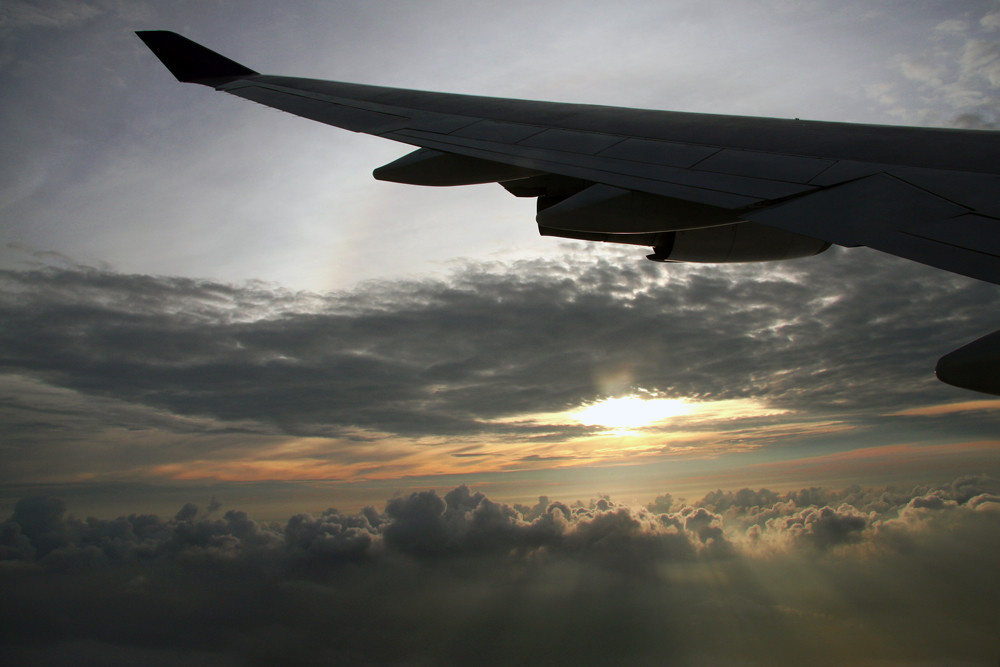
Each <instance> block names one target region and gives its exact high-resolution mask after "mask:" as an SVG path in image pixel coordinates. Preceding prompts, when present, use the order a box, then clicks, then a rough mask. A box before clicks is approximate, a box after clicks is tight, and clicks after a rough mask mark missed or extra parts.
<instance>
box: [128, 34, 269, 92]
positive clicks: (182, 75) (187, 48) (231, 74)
mask: <svg viewBox="0 0 1000 667" xmlns="http://www.w3.org/2000/svg"><path fill="white" fill-rule="evenodd" d="M135 34H136V35H137V36H138V37H139V39H141V40H142V41H143V43H144V44H145V45H146V46H148V47H149V50H150V51H152V52H153V55H155V56H156V57H157V58H159V59H160V62H162V63H163V64H164V65H165V66H166V68H167V69H168V70H170V73H171V74H173V75H174V77H176V78H177V80H178V81H182V82H184V83H200V84H203V85H207V86H216V85H219V84H220V83H225V82H227V81H235V80H236V79H241V78H244V77H247V76H256V75H257V74H259V72H255V71H254V70H252V69H250V68H249V67H246V66H245V65H241V64H239V63H238V62H236V61H234V60H230V59H229V58H226V57H225V56H223V55H220V54H218V53H216V52H215V51H212V50H211V49H207V48H205V47H204V46H202V45H201V44H198V43H197V42H193V41H191V40H190V39H188V38H187V37H184V36H182V35H178V34H177V33H176V32H171V31H169V30H137V31H136V32H135Z"/></svg>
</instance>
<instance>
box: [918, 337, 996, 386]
mask: <svg viewBox="0 0 1000 667" xmlns="http://www.w3.org/2000/svg"><path fill="white" fill-rule="evenodd" d="M934 372H935V373H937V376H938V379H939V380H941V381H943V382H947V383H948V384H951V385H954V386H956V387H962V388H963V389H971V390H972V391H981V392H983V393H985V394H996V395H997V396H1000V331H994V332H993V333H991V334H988V335H986V336H983V337H982V338H980V339H978V340H974V341H972V342H971V343H969V344H968V345H965V346H964V347H960V348H958V349H957V350H955V351H954V352H949V353H948V354H946V355H944V356H943V357H941V359H939V360H938V363H937V368H936V369H935V371H934Z"/></svg>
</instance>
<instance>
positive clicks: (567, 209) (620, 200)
mask: <svg viewBox="0 0 1000 667" xmlns="http://www.w3.org/2000/svg"><path fill="white" fill-rule="evenodd" d="M535 220H536V221H537V222H538V225H539V226H540V227H545V228H547V229H560V230H563V231H569V232H589V233H597V234H646V233H655V232H669V231H676V230H678V229H696V228H700V227H712V226H715V225H725V224H728V223H733V222H737V221H739V220H740V217H739V215H738V214H736V213H734V212H733V211H730V210H727V209H723V208H718V207H715V206H707V205H705V204H697V203H694V202H689V201H684V200H681V199H672V198H670V197H661V196H659V195H651V194H648V193H645V192H636V191H634V190H623V189H621V188H616V187H612V186H610V185H604V184H596V185H591V186H590V187H588V188H586V189H584V190H582V191H580V192H577V193H576V194H573V195H572V196H570V197H539V199H538V215H536V216H535Z"/></svg>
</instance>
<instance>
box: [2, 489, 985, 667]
mask: <svg viewBox="0 0 1000 667" xmlns="http://www.w3.org/2000/svg"><path fill="white" fill-rule="evenodd" d="M998 492H1000V485H998V484H997V482H996V481H995V480H991V479H989V478H985V477H971V478H963V479H959V480H956V481H955V482H954V483H952V484H945V485H936V486H925V487H919V488H914V489H910V490H906V491H904V490H891V489H863V488H858V487H854V488H849V489H845V490H829V489H819V488H813V489H806V490H802V491H800V492H794V493H785V494H778V493H774V492H772V491H768V490H766V489H761V490H756V491H755V490H750V489H742V490H739V491H736V492H722V491H719V492H715V493H712V494H709V495H708V496H706V497H705V498H703V499H701V500H700V501H697V502H694V503H691V504H683V503H681V504H675V503H674V502H672V501H671V502H670V503H669V505H668V508H669V509H670V510H673V511H659V509H660V508H662V507H664V505H667V503H666V501H665V500H663V499H661V500H660V501H658V502H657V503H655V504H654V505H652V506H651V507H629V506H626V505H622V504H620V503H617V502H615V501H614V500H612V499H611V498H607V497H601V498H597V499H595V500H591V501H589V502H580V501H577V502H575V503H572V504H565V503H561V502H557V501H550V500H549V499H547V498H542V499H540V501H539V503H538V505H536V506H535V507H531V508H528V507H514V506H509V505H506V504H503V503H498V502H495V501H493V500H491V499H490V498H488V497H487V496H486V495H484V494H483V493H481V492H475V491H473V490H471V489H469V488H467V487H464V486H460V487H458V488H455V489H453V490H451V491H449V492H448V493H446V494H444V495H443V496H441V495H438V494H437V493H436V492H434V491H424V492H416V493H412V494H409V495H406V496H398V497H394V498H392V499H390V500H389V501H388V502H386V503H385V505H384V508H383V509H382V510H378V509H375V508H374V507H369V508H366V509H365V510H363V511H362V512H360V513H358V514H353V515H349V514H344V513H341V512H338V511H337V510H334V509H330V510H327V511H325V512H323V513H322V514H321V515H320V516H311V515H308V514H297V515H295V516H293V517H291V518H290V519H288V520H287V521H286V522H283V523H282V522H272V523H258V522H256V521H254V520H253V519H252V518H250V517H249V516H248V515H247V514H246V513H244V512H241V511H238V510H230V511H228V512H226V513H225V515H224V517H223V518H221V519H212V518H198V516H199V512H198V508H197V507H195V506H193V505H185V507H184V508H182V510H181V511H180V512H178V513H177V515H176V516H175V517H174V518H172V519H161V518H159V517H157V516H151V515H137V514H132V515H128V516H123V517H120V518H118V519H115V520H98V519H93V518H91V519H85V520H83V519H77V518H74V517H73V516H72V515H69V514H67V508H66V507H65V505H64V504H63V503H62V502H61V501H59V500H57V499H53V498H50V497H28V498H24V499H22V500H21V501H20V502H19V503H18V504H17V506H16V508H15V510H14V512H13V514H12V515H11V516H10V518H9V519H8V520H7V521H6V522H4V523H3V524H2V525H0V583H2V584H3V587H4V591H5V605H3V610H2V612H0V615H2V620H3V623H2V624H0V628H2V629H0V655H2V657H3V658H4V660H5V664H28V663H31V662H33V661H39V660H44V661H47V662H57V663H58V659H59V658H60V656H63V658H65V656H66V655H69V654H70V652H71V651H74V650H77V649H79V648H80V647H81V643H82V644H83V645H85V646H86V650H85V651H84V652H83V654H93V655H95V656H98V657H95V659H94V661H95V662H101V661H107V660H111V659H113V658H114V656H120V655H135V656H141V655H147V654H150V653H154V654H155V653H156V652H158V651H159V652H165V653H164V654H163V656H161V657H162V659H163V663H162V664H175V663H179V662H183V661H190V660H194V661H195V662H196V663H197V662H198V661H203V662H204V663H205V664H235V663H244V662H247V661H250V662H253V661H267V660H268V659H270V658H272V657H274V656H280V655H284V656H286V660H289V659H290V660H291V661H292V662H295V663H298V664H323V663H324V661H326V662H329V661H330V660H337V659H348V658H350V659H351V660H352V661H353V662H362V663H367V664H372V663H379V662H382V663H388V664H397V663H400V662H407V661H409V662H413V661H416V662H419V663H430V664H436V663H446V662H453V661H454V660H461V659H463V658H468V657H471V656H472V655H478V661H480V662H482V663H484V664H494V663H496V664H508V663H509V662H510V661H512V660H516V659H526V658H529V657H530V656H535V657H537V656H539V655H545V656H551V660H550V659H546V662H551V663H552V664H581V662H582V663H583V664H590V663H595V664H599V663H602V662H605V661H607V660H610V659H612V658H614V659H615V660H616V661H619V662H620V661H626V662H629V663H630V664H646V663H647V662H648V663H649V664H654V663H657V662H660V663H662V661H664V660H669V661H670V662H671V663H675V664H699V663H713V664H718V663H719V662H720V661H722V662H725V661H726V660H736V659H746V658H747V657H750V658H752V659H757V658H760V659H766V661H767V662H769V663H775V664H782V663H784V664H801V661H802V660H809V661H810V662H812V661H814V660H820V661H822V660H833V661H834V662H838V661H840V662H842V661H845V660H847V661H855V662H856V661H858V660H861V661H864V660H869V661H872V662H875V661H878V660H883V661H886V660H887V661H893V660H901V661H906V660H912V659H917V657H920V658H921V659H925V658H927V657H928V656H933V658H934V659H937V660H945V661H948V660H951V661H962V660H968V661H970V662H973V663H974V662H976V661H979V660H983V659H991V656H992V655H993V654H992V653H991V652H992V651H995V645H994V643H993V632H994V628H993V624H992V621H991V619H992V610H993V605H994V601H995V599H996V595H997V594H998V593H1000V589H997V587H996V585H995V583H993V582H995V581H996V578H995V577H993V576H992V572H993V569H994V566H995V563H993V555H994V554H995V552H996V548H997V547H1000V511H996V510H998V509H1000V495H998ZM814 501H815V502H814ZM932 582H933V583H932ZM973 582H975V584H976V586H975V587H973V588H963V589H961V594H956V595H951V596H944V597H936V596H937V595H938V594H939V593H940V592H941V590H942V589H944V588H947V587H948V586H950V585H952V584H954V585H961V586H966V585H969V584H970V583H973ZM57 590H58V592H59V593H58V595H55V592H56V591H57ZM902 591H905V592H906V595H905V597H900V593H901V592H902ZM872 599H877V600H878V602H877V603H876V607H877V608H876V609H869V608H868V607H866V605H867V604H869V602H870V601H871V600H872ZM41 601H44V602H41ZM40 602H41V603H40ZM886 611H890V612H891V613H887V614H885V615H884V616H883V615H881V614H882V613H884V612H886ZM750 619H753V622H752V623H749V624H748V623H747V621H749V620H750ZM209 627H210V628H211V631H207V628H209ZM847 628H855V630H856V632H858V633H859V634H858V635H857V642H854V643H845V642H842V641H839V640H838V639H837V637H840V636H842V635H840V634H839V633H841V632H843V631H845V630H846V629H847ZM958 628H961V632H956V630H957V629H958ZM29 629H30V630H29ZM790 631H794V633H793V636H794V635H798V636H808V637H810V644H809V645H808V646H807V647H803V646H802V645H797V646H795V647H791V648H789V647H788V646H787V645H785V642H787V638H788V636H789V632H790ZM803 633H804V634H803ZM720 636H724V637H726V639H725V640H723V641H719V640H718V638H719V637H720ZM874 638H877V639H878V641H877V642H875V643H873V642H872V640H873V639H874ZM486 649H489V650H486ZM830 651H832V653H830ZM288 656H291V657H290V658H289V657H288Z"/></svg>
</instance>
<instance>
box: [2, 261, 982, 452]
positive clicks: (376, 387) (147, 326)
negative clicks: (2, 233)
mask: <svg viewBox="0 0 1000 667" xmlns="http://www.w3.org/2000/svg"><path fill="white" fill-rule="evenodd" d="M0 280H2V282H3V288H4V289H3V296H2V297H0V319H2V321H3V322H4V327H3V329H2V331H0V351H2V356H0V367H2V370H3V371H4V372H5V373H7V374H11V375H18V376H24V377H30V378H35V379H37V380H41V381H43V382H45V383H47V384H49V385H52V386H56V387H62V388H66V389H71V390H74V391H75V392H79V393H80V394H83V395H87V396H93V397H103V398H111V399H115V400H117V401H122V402H125V403H127V404H133V405H142V406H148V407H152V408H156V409H159V410H166V411H169V412H170V413H172V414H176V415H181V416H201V417H210V418H214V419H218V420H221V421H223V422H227V423H230V425H231V426H235V425H237V424H239V425H240V427H241V428H246V427H247V426H248V424H254V425H255V426H250V428H252V429H254V430H258V431H260V432H270V433H285V434H295V435H336V434H340V433H343V432H344V431H345V429H347V428H349V427H355V428H364V429H372V430H376V431H381V432H390V433H398V434H404V435H439V434H471V433H476V432H481V431H483V430H484V428H485V427H484V425H483V421H484V420H489V419H495V418H498V417H505V416H510V415H516V414H520V413H527V412H553V411H559V410H564V409H566V408H569V407H572V406H576V405H579V404H581V403H582V402H585V401H588V400H593V399H594V398H596V397H598V396H599V395H600V394H601V393H602V392H607V391H611V390H615V389H618V390H622V389H626V388H628V386H634V387H643V388H645V389H648V390H652V391H660V392H663V393H665V394H667V395H671V396H678V397H698V398H703V399H713V400H717V399H727V398H742V397H755V398H759V399H762V400H765V401H768V402H770V403H772V404H774V405H776V406H778V407H781V408H784V409H791V410H797V409H804V408H808V409H810V410H812V411H814V412H815V411H817V410H819V411H827V412H840V411H845V410H849V411H853V412H855V413H857V411H859V410H861V411H891V410H892V409H894V408H898V407H899V406H901V405H905V406H909V405H911V404H912V401H913V400H915V399H916V400H920V401H921V402H922V403H926V402H929V401H931V400H941V399H944V400H946V399H954V400H960V399H962V398H966V397H967V396H971V395H969V394H966V393H956V392H955V391H954V390H952V389H949V388H947V387H941V386H938V385H937V384H936V382H935V380H934V378H933V372H932V371H933V365H934V362H935V360H936V358H937V357H938V356H940V355H941V354H943V353H945V352H948V351H949V350H950V349H953V348H954V347H956V346H958V345H960V344H962V343H964V342H966V341H968V340H970V339H972V338H974V337H975V336H977V335H981V334H982V333H985V332H987V331H989V330H991V329H992V328H995V327H996V324H997V323H996V322H995V321H993V320H991V319H990V317H989V316H988V313H990V312H992V311H993V310H995V309H996V308H995V306H996V303H997V301H998V300H1000V299H998V293H997V290H996V288H995V287H994V286H992V285H986V284H982V283H976V282H974V281H969V280H966V279H962V278H957V277H952V276H949V275H948V274H944V273H941V272H938V271H934V270H932V269H927V268H926V267H921V266H917V265H912V264H910V263H907V262H902V261H899V260H895V259H892V258H889V257H886V256H884V255H880V254H877V253H872V252H870V251H866V250H856V251H851V252H837V251H833V252H832V253H830V254H829V255H828V256H825V257H821V258H817V259H816V260H813V261H811V262H799V263H793V264H785V265H766V266H751V267H739V268H719V267H710V268H705V267H698V268H693V269H692V268H689V267H671V268H669V269H664V267H662V266H658V265H654V264H652V263H642V262H641V260H639V261H636V257H635V256H634V253H619V252H614V251H612V250H610V249H607V248H600V249H599V250H598V251H591V252H581V253H579V254H576V255H568V256H567V257H566V259H565V260H564V261H563V262H561V263H559V262H542V261H535V262H523V263H518V264H513V265H505V266H488V267H483V266H477V265H474V266H470V267H467V268H465V269H463V270H460V271H458V272H457V273H455V274H453V275H452V276H451V278H450V279H448V280H440V281H433V280H427V281H411V282H398V283H372V284H367V285H363V286H361V287H359V288H358V289H356V290H354V291H351V292H346V293H335V294H328V295H311V294H293V293H287V292H284V291H282V290H280V289H277V288H273V287H271V286H268V285H260V284H258V285H254V284H251V285H242V286H232V285H223V284H216V283H209V282H204V281H195V280H189V279H180V278H156V277H150V276H139V275H122V274H116V273H112V272H108V271H101V270H94V269H65V270H56V269H48V270H39V271H31V272H5V273H3V275H2V276H0ZM604 377H622V378H625V382H624V384H623V385H618V386H616V385H614V383H611V384H610V385H607V386H602V383H601V378H604ZM11 405H12V406H14V407H25V406H23V405H19V404H18V400H17V398H16V397H8V406H11ZM499 428H501V427H500V426H497V425H491V426H490V427H489V429H490V430H497V429H499ZM507 428H513V427H511V426H508V427H507Z"/></svg>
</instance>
